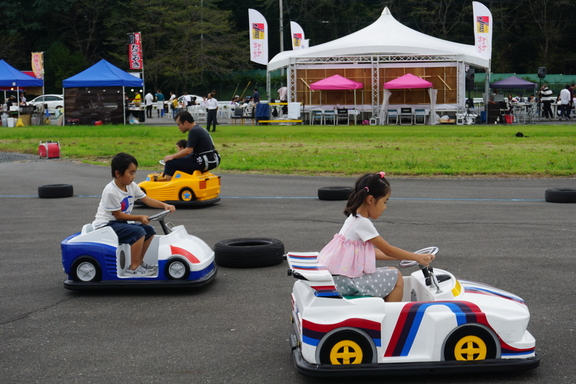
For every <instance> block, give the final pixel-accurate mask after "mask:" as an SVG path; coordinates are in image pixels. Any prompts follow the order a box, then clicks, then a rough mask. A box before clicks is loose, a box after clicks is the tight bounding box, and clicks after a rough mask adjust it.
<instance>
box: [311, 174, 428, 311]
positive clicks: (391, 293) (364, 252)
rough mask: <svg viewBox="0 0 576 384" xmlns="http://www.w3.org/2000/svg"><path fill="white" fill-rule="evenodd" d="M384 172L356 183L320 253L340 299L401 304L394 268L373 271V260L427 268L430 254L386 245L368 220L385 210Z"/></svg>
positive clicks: (401, 285)
mask: <svg viewBox="0 0 576 384" xmlns="http://www.w3.org/2000/svg"><path fill="white" fill-rule="evenodd" d="M385 176H386V174H385V173H384V172H380V173H375V174H373V173H368V174H366V175H364V176H362V177H360V178H359V179H358V180H357V181H356V186H355V189H354V193H352V195H350V198H349V199H348V203H347V204H346V209H345V210H344V214H345V215H346V216H348V218H347V219H346V221H345V222H344V225H343V226H342V229H341V230H340V232H339V233H338V234H336V235H334V239H332V241H330V243H328V245H326V246H325V247H324V249H322V251H321V252H320V255H319V257H318V261H319V262H320V263H321V264H323V265H324V266H326V268H327V269H328V271H330V273H331V274H332V275H335V276H334V282H335V283H336V289H337V291H338V292H339V293H340V294H342V295H351V296H380V297H382V298H384V300H385V301H401V300H402V295H403V290H404V280H403V279H402V275H401V274H400V272H399V271H398V269H396V268H392V267H390V268H389V267H383V268H376V260H415V261H417V262H418V263H420V264H423V265H426V266H427V265H428V264H430V262H431V261H432V260H433V259H434V255H431V254H417V253H412V252H408V251H405V250H403V249H400V248H397V247H394V246H392V245H390V244H388V243H387V242H386V240H384V239H383V238H382V237H381V236H380V235H379V234H378V231H376V228H374V224H372V221H370V220H369V219H377V218H378V217H380V215H382V213H383V212H384V210H385V209H386V203H387V202H388V199H389V198H390V193H391V189H390V184H389V183H388V181H387V180H386V178H385Z"/></svg>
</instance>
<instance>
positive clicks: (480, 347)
mask: <svg viewBox="0 0 576 384" xmlns="http://www.w3.org/2000/svg"><path fill="white" fill-rule="evenodd" d="M496 353H497V349H496V343H495V341H494V337H493V336H492V334H491V333H490V332H489V331H488V330H487V329H485V328H482V327H480V326H474V325H469V326H464V327H460V328H458V329H457V330H455V331H454V332H452V334H451V335H450V336H449V337H448V340H447V341H446V343H445V344H444V360H446V361H454V360H457V361H475V360H476V361H478V360H486V359H495V358H496Z"/></svg>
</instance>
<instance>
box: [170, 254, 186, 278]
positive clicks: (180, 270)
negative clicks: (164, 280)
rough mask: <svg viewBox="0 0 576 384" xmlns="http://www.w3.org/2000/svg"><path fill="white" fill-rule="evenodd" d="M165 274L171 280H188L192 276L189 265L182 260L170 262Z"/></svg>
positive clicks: (177, 259) (171, 260)
mask: <svg viewBox="0 0 576 384" xmlns="http://www.w3.org/2000/svg"><path fill="white" fill-rule="evenodd" d="M164 272H165V273H166V276H167V277H168V278H169V279H170V280H186V279H187V278H188V275H189V274H190V267H189V266H188V263H186V262H185V261H184V260H182V259H180V258H174V259H170V260H168V262H167V263H166V266H165V267H164Z"/></svg>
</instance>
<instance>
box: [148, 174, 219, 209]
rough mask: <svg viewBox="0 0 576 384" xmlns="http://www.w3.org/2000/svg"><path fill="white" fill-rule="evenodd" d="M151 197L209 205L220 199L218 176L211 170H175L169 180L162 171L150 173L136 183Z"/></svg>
mask: <svg viewBox="0 0 576 384" xmlns="http://www.w3.org/2000/svg"><path fill="white" fill-rule="evenodd" d="M138 185H139V186H140V188H141V189H142V190H143V191H144V193H146V195H148V196H150V197H151V198H153V199H156V200H160V201H164V202H166V203H168V204H173V205H189V206H200V205H211V204H215V203H217V202H219V201H220V176H216V175H215V174H213V173H211V172H204V173H202V172H201V171H194V173H193V174H189V173H184V172H181V171H176V172H175V173H174V175H172V179H171V180H170V181H166V179H165V178H164V174H163V173H162V172H157V173H151V174H149V175H148V176H147V177H146V180H145V181H143V182H141V183H139V184H138Z"/></svg>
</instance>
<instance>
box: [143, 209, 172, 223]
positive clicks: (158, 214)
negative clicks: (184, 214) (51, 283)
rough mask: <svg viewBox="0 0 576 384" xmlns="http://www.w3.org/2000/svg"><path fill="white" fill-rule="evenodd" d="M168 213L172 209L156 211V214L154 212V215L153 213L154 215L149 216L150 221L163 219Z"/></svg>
mask: <svg viewBox="0 0 576 384" xmlns="http://www.w3.org/2000/svg"><path fill="white" fill-rule="evenodd" d="M168 213H170V211H168V210H166V211H162V212H159V213H156V214H154V215H152V216H149V217H148V220H150V221H160V220H163V219H164V218H165V217H166V215H167V214H168Z"/></svg>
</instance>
